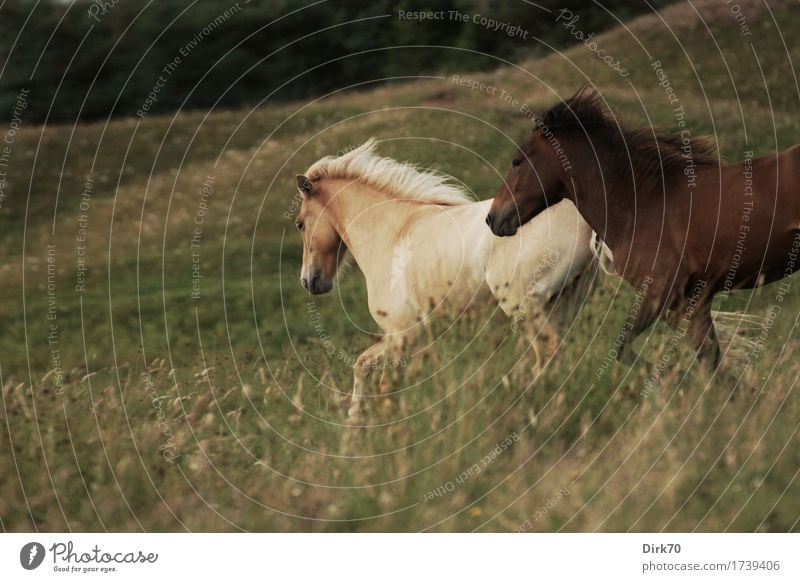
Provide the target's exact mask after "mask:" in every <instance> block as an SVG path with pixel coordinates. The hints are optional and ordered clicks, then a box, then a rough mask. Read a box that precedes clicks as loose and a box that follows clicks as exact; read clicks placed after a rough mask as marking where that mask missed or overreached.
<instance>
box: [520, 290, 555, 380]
mask: <svg viewBox="0 0 800 582" xmlns="http://www.w3.org/2000/svg"><path fill="white" fill-rule="evenodd" d="M512 320H513V321H514V322H515V323H516V324H518V325H519V326H520V327H521V329H522V333H523V335H524V336H525V339H526V340H527V341H528V343H529V344H530V345H531V348H532V349H533V354H534V356H535V357H536V365H535V368H534V371H535V372H536V374H537V375H538V374H541V372H542V370H543V369H544V367H545V366H546V365H547V363H548V362H549V361H550V358H552V357H553V355H554V354H555V353H556V350H557V349H558V343H559V334H558V331H556V328H555V327H554V326H553V324H551V323H550V322H549V321H547V314H546V313H545V310H544V305H541V304H540V303H532V304H530V305H529V306H528V309H527V310H526V312H525V313H523V312H522V311H518V312H517V313H515V314H513V315H512Z"/></svg>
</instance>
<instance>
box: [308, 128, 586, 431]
mask: <svg viewBox="0 0 800 582" xmlns="http://www.w3.org/2000/svg"><path fill="white" fill-rule="evenodd" d="M375 145H376V142H375V141H374V140H372V139H371V140H369V141H368V142H366V143H365V144H363V145H362V146H360V147H359V148H357V149H355V150H353V151H350V152H348V153H346V154H344V155H342V156H340V157H330V156H329V157H325V158H322V159H321V160H319V161H318V162H316V163H315V164H313V165H312V166H311V167H310V168H309V169H308V170H307V171H306V173H305V175H298V176H297V187H298V189H299V190H300V192H301V193H302V195H303V203H302V206H301V208H300V211H299V213H298V215H297V219H296V222H297V228H298V229H299V230H300V231H301V233H302V236H303V267H302V271H301V283H302V285H303V287H305V288H306V289H307V290H308V291H310V292H311V293H313V294H318V293H326V292H328V291H330V290H331V288H332V287H333V279H334V276H335V274H336V271H337V268H338V266H339V264H340V262H341V260H342V259H343V258H344V255H345V253H346V252H348V251H349V252H350V253H351V254H352V256H353V258H354V259H355V262H356V263H357V264H358V267H359V268H360V270H361V272H362V273H363V274H364V276H365V277H366V282H367V295H368V301H369V310H370V313H371V314H372V317H373V318H374V319H375V321H376V322H377V324H378V325H379V326H380V328H381V329H382V330H383V332H384V335H383V338H382V339H381V341H380V342H378V343H376V344H374V345H373V346H371V347H370V348H368V349H367V350H366V351H365V352H364V353H362V354H361V355H360V356H359V357H358V359H357V360H356V363H355V365H354V367H353V368H354V376H355V378H354V382H353V395H352V400H351V405H350V410H349V415H350V416H357V415H360V414H361V413H362V412H363V410H364V391H365V383H366V380H367V377H368V375H369V373H370V371H372V370H373V369H376V368H378V367H380V366H381V362H384V363H385V364H384V371H385V367H386V366H387V365H390V364H394V363H397V362H399V361H400V360H399V358H400V355H401V354H402V350H403V347H404V343H405V342H406V341H407V340H409V339H410V338H412V337H413V336H414V335H416V334H417V333H419V332H420V331H421V329H424V325H425V322H426V321H427V320H428V316H429V315H431V314H433V312H434V311H438V310H442V311H445V309H444V308H448V309H446V312H447V313H455V312H460V311H461V310H463V309H465V308H467V307H469V306H470V305H471V304H472V303H473V302H475V301H476V300H479V299H481V298H484V297H486V298H490V297H491V296H492V295H493V296H494V298H495V299H496V300H497V301H498V302H499V304H500V307H501V308H502V309H503V311H504V312H505V313H506V314H507V315H509V316H510V317H511V318H512V321H513V324H514V325H520V328H521V329H522V331H523V332H524V333H525V334H526V337H527V338H528V340H529V341H531V343H532V345H533V347H534V351H535V353H536V357H537V366H541V363H542V362H543V361H544V357H547V356H549V355H550V353H551V352H552V351H553V346H554V345H557V334H556V332H555V330H553V329H552V327H551V326H550V325H549V324H548V323H547V321H546V318H545V316H544V311H543V306H544V304H545V303H546V302H547V301H548V300H549V299H550V298H551V297H552V296H553V295H554V294H555V293H558V292H559V291H560V290H561V289H562V288H563V286H564V285H565V284H566V283H568V282H569V281H570V280H572V279H573V278H574V277H575V275H577V274H578V273H579V272H580V271H581V269H583V267H584V266H585V265H586V263H587V262H588V261H590V260H591V257H592V254H591V251H590V245H589V241H590V238H591V235H592V231H591V229H590V228H589V226H588V225H587V224H586V222H585V221H584V220H583V219H582V218H581V217H580V215H579V214H578V212H577V210H576V208H575V207H574V206H573V205H572V203H570V202H562V203H560V204H557V205H555V206H553V207H552V208H551V209H549V210H547V211H546V212H544V213H542V214H541V215H540V216H538V217H537V218H536V219H534V220H531V221H530V222H529V223H528V224H526V225H525V226H524V227H522V228H520V230H519V235H518V236H515V237H510V238H497V237H494V236H493V235H492V233H491V231H490V230H489V229H488V228H486V225H485V224H484V219H485V217H486V213H487V211H488V209H489V207H490V205H491V203H492V201H491V200H484V201H481V202H474V201H472V200H470V199H469V198H468V196H467V194H466V193H465V192H464V191H462V190H461V189H459V188H458V187H456V186H454V185H452V184H451V183H450V182H449V178H448V177H447V176H443V175H441V174H438V173H435V172H432V171H422V170H419V169H418V168H416V167H415V166H412V165H410V164H404V163H400V162H397V161H395V160H392V159H390V158H383V157H379V156H378V155H376V154H375V153H374V149H375ZM543 352H544V354H543ZM390 358H391V359H390Z"/></svg>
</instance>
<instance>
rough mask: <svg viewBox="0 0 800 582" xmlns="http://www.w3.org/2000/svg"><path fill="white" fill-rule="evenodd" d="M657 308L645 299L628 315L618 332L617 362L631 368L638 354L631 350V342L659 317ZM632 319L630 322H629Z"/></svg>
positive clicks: (652, 302) (653, 303)
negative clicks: (619, 342) (619, 343)
mask: <svg viewBox="0 0 800 582" xmlns="http://www.w3.org/2000/svg"><path fill="white" fill-rule="evenodd" d="M660 311H661V310H660V308H659V306H658V305H657V304H656V303H655V302H654V301H652V300H650V299H648V298H647V297H645V299H644V300H643V301H642V302H641V304H640V306H639V308H638V310H637V311H636V312H635V313H633V314H632V315H628V320H626V322H625V325H623V327H622V329H621V330H620V332H619V334H618V337H620V338H621V339H620V341H621V345H620V346H619V351H618V352H617V361H618V362H622V363H623V364H626V365H627V366H630V367H633V366H634V365H635V364H636V363H637V360H638V359H639V354H637V353H636V351H635V350H634V349H633V342H634V341H635V340H636V338H637V337H639V335H641V334H642V332H645V331H647V330H648V329H649V328H650V326H651V325H653V324H654V323H655V322H656V320H657V319H658V317H659V313H660ZM631 319H632V321H630V320H631Z"/></svg>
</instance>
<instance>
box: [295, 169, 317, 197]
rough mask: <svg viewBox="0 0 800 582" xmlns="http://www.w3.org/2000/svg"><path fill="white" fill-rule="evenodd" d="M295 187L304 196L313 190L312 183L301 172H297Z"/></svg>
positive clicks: (309, 194)
mask: <svg viewBox="0 0 800 582" xmlns="http://www.w3.org/2000/svg"><path fill="white" fill-rule="evenodd" d="M296 178H297V189H298V190H300V192H302V193H303V195H305V196H311V193H312V192H313V191H314V185H313V184H312V183H311V180H309V179H308V178H307V177H306V176H304V175H303V174H297V176H296Z"/></svg>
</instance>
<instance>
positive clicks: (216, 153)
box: [0, 1, 800, 531]
mask: <svg viewBox="0 0 800 582" xmlns="http://www.w3.org/2000/svg"><path fill="white" fill-rule="evenodd" d="M693 5H694V8H693V6H692V5H689V4H684V3H679V4H678V5H676V6H672V7H668V8H667V9H665V10H664V11H662V13H660V15H650V16H646V17H642V18H639V19H636V20H634V21H633V22H630V23H625V24H624V25H623V24H622V23H621V25H620V26H619V27H618V28H616V29H614V30H612V31H610V32H607V33H604V34H602V35H599V36H598V37H597V38H596V40H597V43H598V46H599V47H600V48H602V49H604V50H605V51H606V52H607V54H609V55H612V56H613V58H614V59H617V60H619V61H620V62H621V63H623V64H624V66H625V67H626V68H627V70H628V71H629V74H628V75H627V76H625V77H623V76H621V75H620V74H619V73H618V72H617V71H615V70H613V68H611V67H609V66H608V65H607V64H606V63H604V62H603V61H601V60H600V59H599V58H598V57H597V56H596V55H595V54H594V53H593V52H592V51H591V50H590V49H589V48H587V47H586V46H584V45H583V44H577V45H575V46H573V47H572V48H570V49H569V50H567V51H564V52H563V53H559V54H552V55H551V56H548V57H546V58H543V59H538V60H530V61H524V62H520V63H517V64H513V65H512V64H508V63H502V62H498V63H497V66H498V68H497V69H496V70H495V71H493V72H490V73H476V74H464V75H462V76H464V77H468V78H470V79H476V80H478V81H480V82H483V83H486V84H488V85H490V86H492V87H497V88H498V90H497V91H496V92H495V94H494V95H493V94H491V92H489V91H482V90H480V89H475V90H473V89H470V88H469V87H466V86H463V85H461V84H459V83H454V82H453V78H452V76H453V75H454V74H455V75H461V73H460V72H459V71H442V72H441V73H440V74H439V75H436V76H433V77H432V78H430V77H426V78H422V79H406V80H398V81H393V82H390V83H388V84H384V85H380V86H377V87H374V86H369V85H365V86H361V87H357V88H355V89H353V90H351V91H346V92H339V93H336V94H331V95H327V96H324V97H323V98H320V99H318V100H313V101H310V102H302V103H301V102H297V103H282V104H275V103H271V102H265V103H263V104H261V105H259V106H257V107H254V108H248V109H241V110H233V111H225V110H213V111H211V112H208V113H206V112H181V113H178V114H176V115H174V116H147V117H145V118H143V119H139V118H130V119H119V120H113V121H110V122H107V123H104V122H100V123H92V124H80V125H76V126H71V125H45V126H33V125H29V124H26V123H25V121H24V113H23V115H22V126H21V128H20V130H19V131H17V132H16V134H15V135H14V136H13V140H12V141H13V144H12V146H11V150H10V154H9V159H8V164H7V167H6V168H5V170H6V172H7V176H6V180H5V186H4V188H3V190H2V191H3V193H4V194H5V198H4V199H2V206H0V242H1V243H2V245H3V247H4V248H5V253H4V260H3V261H2V266H0V272H1V273H2V282H3V284H2V286H0V296H1V298H2V301H0V326H1V327H0V329H2V339H1V340H0V342H2V343H0V387H2V406H0V428H1V429H2V430H0V492H2V493H1V494H0V527H2V529H3V530H4V531H31V530H38V531H62V530H75V531H81V530H90V531H103V530H109V531H141V530H143V531H184V530H192V531H217V530H223V531H239V530H246V531H387V530H388V531H418V530H426V531H473V530H477V531H661V530H664V531H693V530H697V531H788V530H792V531H797V530H798V529H800V481H798V473H799V472H800V436H798V434H797V431H798V425H799V424H800V399H799V398H798V396H797V390H796V381H797V379H798V375H799V374H800V362H798V361H797V359H796V358H795V357H794V355H795V354H796V353H797V351H798V348H800V332H798V331H797V329H796V324H797V316H798V314H799V313H800V289H797V282H798V279H797V277H793V278H791V279H789V281H790V283H791V287H790V290H789V292H788V293H786V294H785V296H784V295H780V297H778V296H779V291H778V287H777V286H776V285H773V286H768V287H765V288H762V289H759V290H758V291H756V292H736V293H732V294H731V295H730V296H727V297H724V298H721V299H720V300H719V303H720V307H722V308H725V309H729V310H736V311H741V312H744V313H747V314H750V315H753V316H757V317H758V318H760V319H759V321H763V322H764V323H763V325H762V326H760V327H756V329H753V330H750V333H752V334H755V335H756V336H758V337H760V338H761V340H763V341H762V343H763V346H764V349H763V350H756V351H753V352H752V353H751V354H750V355H749V356H747V355H745V356H743V357H742V356H740V357H739V358H726V359H725V360H724V361H723V367H724V369H725V370H726V372H727V373H726V374H724V375H715V376H712V375H711V374H710V373H709V372H708V371H707V370H706V369H705V368H703V367H701V366H698V365H696V363H695V362H693V358H692V354H691V353H689V352H688V351H685V350H684V351H681V352H680V355H679V357H678V358H677V360H676V361H674V362H671V365H670V366H668V368H667V370H666V371H665V373H664V375H663V377H661V378H660V379H659V380H658V382H656V383H655V386H654V387H653V388H652V389H649V390H645V387H646V386H649V384H648V382H649V379H650V378H651V374H652V364H647V363H643V364H642V365H641V366H639V367H635V368H632V369H629V368H627V367H625V366H623V365H620V364H617V363H610V362H609V361H608V353H609V350H610V349H611V347H612V342H613V340H614V337H615V336H616V333H617V331H618V329H619V327H620V326H621V325H622V322H623V320H624V319H625V317H626V314H627V312H628V310H629V308H630V305H631V303H632V301H633V294H632V293H631V291H630V290H629V289H628V288H627V286H626V285H625V284H624V283H621V282H620V280H619V279H617V278H615V277H610V276H605V275H603V274H602V273H597V272H593V273H592V274H591V277H592V279H593V280H592V290H591V292H590V293H588V294H578V295H575V296H562V297H559V298H558V300H557V302H556V303H555V305H554V306H553V308H552V313H551V314H552V317H553V318H555V319H556V320H558V321H560V322H561V323H562V324H563V329H564V334H563V337H562V343H561V345H560V347H559V350H558V352H557V355H556V357H555V359H554V360H553V361H552V363H551V365H550V366H549V367H548V368H547V369H546V370H545V372H544V373H543V374H542V375H541V376H540V377H538V378H536V379H535V381H534V375H533V371H532V367H533V366H532V362H533V359H532V358H533V356H532V354H531V353H530V351H529V349H528V347H527V345H526V344H525V342H524V341H523V340H522V338H521V337H519V336H518V335H517V334H515V333H513V332H512V331H511V330H510V328H509V325H508V322H507V320H506V318H505V317H504V316H503V314H502V313H501V312H499V311H498V310H497V309H496V308H495V306H494V305H486V306H485V307H484V308H482V309H478V310H476V311H475V312H472V313H470V314H468V315H467V316H465V317H461V318H459V319H458V320H456V321H453V320H452V318H450V317H449V316H448V314H446V313H443V314H442V318H441V327H435V328H434V329H433V330H432V331H431V333H432V334H434V335H433V337H435V338H436V340H435V347H434V349H433V351H432V353H431V354H430V355H428V356H426V357H425V358H424V359H420V358H418V359H414V360H412V361H411V363H410V364H409V365H408V367H406V368H404V369H402V373H401V374H398V377H396V378H395V383H394V387H395V390H396V392H395V394H394V395H393V396H392V398H391V399H390V400H388V401H385V402H382V401H378V400H371V401H370V403H369V415H368V418H367V421H366V422H367V426H366V427H352V426H350V425H349V424H348V423H347V422H346V412H345V411H346V408H347V404H348V403H347V394H348V392H349V391H350V389H351V386H352V372H351V369H350V362H351V361H352V360H353V359H354V358H355V357H356V356H357V355H358V354H359V353H360V352H361V351H362V350H364V349H366V347H368V346H369V345H370V344H371V343H372V342H374V341H375V336H374V334H375V332H377V331H378V328H377V326H376V325H375V324H374V322H373V321H372V320H371V318H370V316H369V312H368V310H367V303H366V292H365V287H364V283H363V278H362V276H361V275H360V273H359V272H358V269H357V267H355V266H350V267H349V268H347V269H345V270H346V271H347V272H345V273H343V274H342V276H341V277H340V278H339V281H338V283H337V286H336V288H335V289H334V290H333V291H332V292H331V293H330V294H328V295H324V296H319V297H314V298H313V299H312V298H310V296H309V295H307V294H306V293H305V291H304V290H303V289H302V288H301V287H300V285H299V282H298V276H299V269H300V264H301V261H302V246H301V241H300V237H299V235H298V234H297V233H296V232H295V230H294V226H293V223H294V220H293V214H294V212H295V210H296V204H297V201H296V197H295V189H294V186H293V182H294V179H293V178H294V175H295V174H297V173H299V172H302V171H303V170H305V169H306V168H307V167H308V166H309V165H310V164H311V163H312V162H313V161H315V160H316V159H318V158H319V157H321V156H323V155H327V154H333V153H336V152H337V151H341V150H345V149H347V148H352V147H353V146H355V145H358V144H360V143H362V142H363V141H365V140H366V139H367V138H369V137H371V136H375V137H377V138H378V139H379V140H382V141H381V144H380V146H379V151H380V153H382V154H385V155H389V156H393V157H396V158H398V159H401V160H410V161H415V162H419V163H421V164H423V165H425V166H434V167H436V168H439V169H441V170H443V171H446V172H447V173H449V174H451V175H452V176H454V178H455V179H457V180H458V181H460V182H462V183H463V184H464V185H465V186H466V187H468V188H469V189H470V191H471V192H473V193H474V196H475V197H476V198H479V199H480V198H487V197H489V196H491V194H492V193H493V192H494V191H495V190H496V189H497V187H498V185H499V184H500V183H501V180H502V176H503V175H504V173H505V171H506V168H507V165H508V162H509V160H510V159H511V155H512V152H513V148H514V143H515V142H517V141H518V140H520V139H521V138H522V137H523V136H524V135H525V133H526V132H527V131H528V128H529V121H528V119H527V118H526V116H525V114H524V112H523V105H525V106H527V107H530V108H534V109H536V108H539V107H543V106H546V105H549V104H550V103H552V102H553V101H554V100H555V99H557V96H559V95H560V96H567V95H570V94H572V93H573V92H574V91H575V90H577V89H578V87H580V86H581V85H582V84H583V83H586V82H591V83H593V84H595V85H596V86H597V87H598V88H599V90H600V91H602V92H603V94H604V95H605V96H606V98H607V99H608V101H609V102H610V103H611V104H612V105H613V106H614V108H615V110H617V111H618V112H620V113H621V114H622V115H624V116H625V117H626V118H627V119H628V120H630V121H631V122H632V123H639V124H647V123H653V124H657V125H666V126H675V124H676V114H675V108H676V107H682V108H683V110H684V112H685V118H686V121H687V124H688V127H690V128H691V130H692V132H693V134H700V133H703V134H708V135H710V136H712V137H713V138H714V139H715V140H716V141H717V142H718V144H719V149H720V151H721V153H722V154H723V156H725V157H726V158H727V159H729V160H731V161H733V160H739V159H742V158H743V157H744V156H745V152H746V151H750V150H752V151H753V152H754V154H755V155H756V156H759V155H764V154H767V153H770V152H773V151H775V150H776V149H782V148H785V147H787V146H789V145H791V144H793V143H796V142H800V131H798V130H799V129H800V120H799V119H798V104H800V86H798V79H797V76H796V71H795V70H794V69H793V66H792V63H800V44H799V43H798V42H797V39H796V38H794V37H793V35H792V34H791V33H792V32H793V31H796V30H798V29H800V10H798V8H797V6H796V4H795V3H792V2H782V1H781V2H770V8H769V9H767V8H765V7H764V5H763V4H762V3H761V2H756V1H740V2H739V5H740V6H741V14H742V15H744V17H745V18H746V23H747V26H748V27H749V28H748V30H749V32H750V34H748V35H745V34H744V31H743V28H742V23H741V21H737V19H736V17H735V16H734V15H733V14H732V13H731V12H730V10H729V8H728V7H727V5H726V4H725V3H724V2H713V1H704V2H694V3H693ZM695 9H696V10H697V11H696V10H695ZM556 16H557V14H555V13H554V14H553V15H552V18H553V19H554V24H553V26H557V27H559V26H563V24H562V23H561V22H555V18H556ZM575 28H576V29H581V23H580V21H578V22H577V23H576V24H575ZM584 32H585V33H586V34H589V33H591V32H592V31H591V30H586V31H584ZM564 34H570V31H568V30H567V29H566V28H565V31H564ZM520 42H530V43H532V44H535V40H532V39H530V40H528V41H522V40H521V41H520ZM396 50H408V51H409V59H413V49H396ZM656 61H660V63H661V66H662V68H663V70H664V72H665V74H666V75H667V78H668V82H669V83H668V84H669V87H671V89H672V91H673V92H674V95H676V96H677V100H678V101H677V102H674V103H670V102H669V100H668V94H667V92H666V91H665V86H662V85H660V84H659V83H661V82H662V80H663V79H660V78H659V77H658V76H657V74H656V71H655V70H654V65H653V63H654V62H656ZM311 74H313V73H311ZM506 95H507V96H509V97H510V98H509V99H506V98H505V97H504V96H506ZM30 98H35V96H33V95H32V96H31V97H30ZM513 100H517V103H516V104H514V103H513ZM5 130H6V129H5V128H3V127H0V132H4V131H5ZM798 194H799V195H800V193H798ZM376 228H378V226H376ZM198 275H200V277H198ZM312 313H319V314H320V319H319V322H320V323H319V324H316V325H315V323H314V321H315V320H312V317H311V314H312ZM671 338H672V336H671V332H670V331H669V330H668V329H666V328H664V327H663V326H661V325H659V326H658V327H656V328H655V329H654V330H652V333H651V334H649V335H648V336H647V337H646V338H643V340H641V341H640V344H639V349H640V350H641V351H642V353H643V354H645V355H646V357H647V359H648V360H650V362H655V361H657V360H658V359H659V358H660V357H662V355H663V353H664V350H665V349H667V348H668V347H669V345H670V342H671ZM325 340H329V341H330V342H331V343H332V345H333V346H334V347H335V350H334V353H333V354H329V353H328V352H329V351H330V350H328V349H327V345H328V344H325ZM375 376H376V375H375V374H374V375H373V382H372V386H373V391H376V388H377V378H375ZM732 396H733V397H732Z"/></svg>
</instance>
